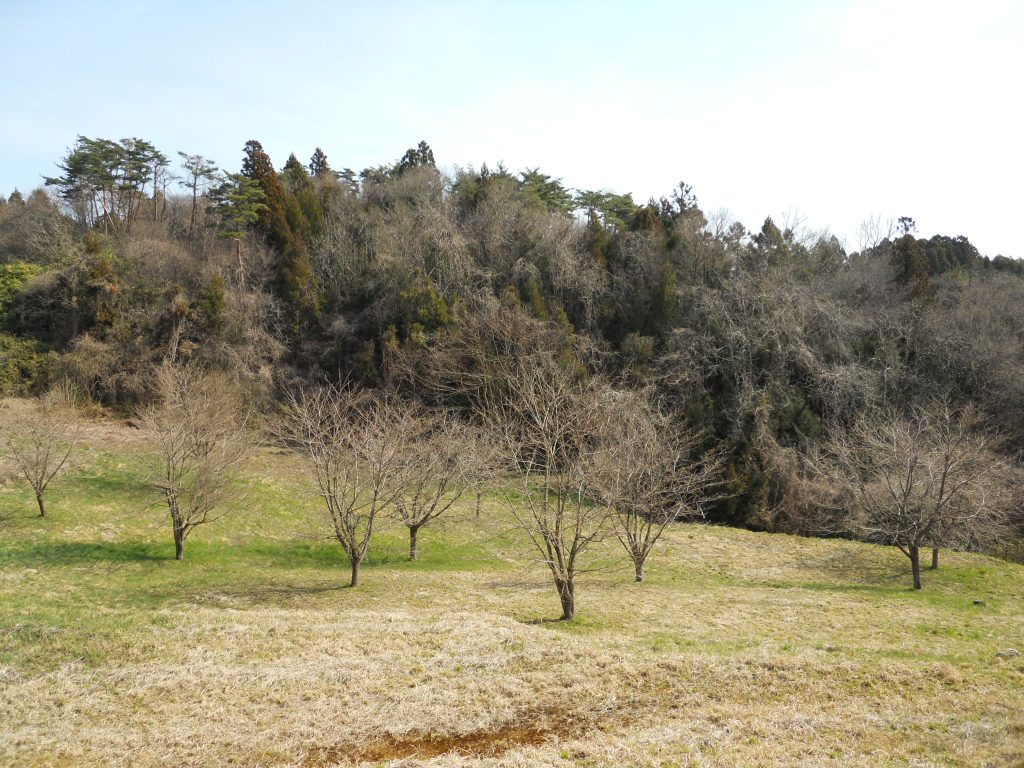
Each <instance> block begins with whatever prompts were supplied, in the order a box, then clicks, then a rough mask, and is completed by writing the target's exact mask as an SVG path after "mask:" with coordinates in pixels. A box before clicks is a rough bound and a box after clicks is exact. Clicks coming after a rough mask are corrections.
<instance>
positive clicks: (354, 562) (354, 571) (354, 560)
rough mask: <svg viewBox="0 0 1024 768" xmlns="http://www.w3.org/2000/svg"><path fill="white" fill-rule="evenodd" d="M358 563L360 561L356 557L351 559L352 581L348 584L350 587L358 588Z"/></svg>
mask: <svg viewBox="0 0 1024 768" xmlns="http://www.w3.org/2000/svg"><path fill="white" fill-rule="evenodd" d="M359 563H360V559H359V558H357V557H353V558H352V581H351V582H349V586H350V587H358V586H359Z"/></svg>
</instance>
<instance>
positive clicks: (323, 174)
mask: <svg viewBox="0 0 1024 768" xmlns="http://www.w3.org/2000/svg"><path fill="white" fill-rule="evenodd" d="M309 173H310V175H311V176H312V177H313V178H314V179H324V178H328V177H330V176H333V175H334V171H332V170H331V166H330V165H328V163H327V155H326V154H325V153H324V151H323V150H322V149H320V147H317V148H316V149H315V150H313V156H312V157H311V158H309Z"/></svg>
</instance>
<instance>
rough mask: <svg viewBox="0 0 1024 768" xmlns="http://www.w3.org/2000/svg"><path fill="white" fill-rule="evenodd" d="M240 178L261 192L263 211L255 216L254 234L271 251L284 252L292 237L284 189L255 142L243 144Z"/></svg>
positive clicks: (260, 210) (259, 145)
mask: <svg viewBox="0 0 1024 768" xmlns="http://www.w3.org/2000/svg"><path fill="white" fill-rule="evenodd" d="M242 175H243V176H245V177H246V178H248V179H252V180H253V181H255V182H256V183H258V184H259V185H260V189H262V190H263V207H261V208H260V209H259V211H258V214H257V218H256V225H255V226H256V231H257V232H259V233H260V234H261V235H263V237H264V239H265V240H266V241H267V245H269V246H270V247H271V248H274V249H275V250H279V251H280V250H282V249H284V247H285V246H286V245H287V244H288V243H289V241H290V240H291V237H292V230H291V227H289V226H288V220H287V219H286V218H285V194H284V188H283V187H282V186H281V182H279V181H278V179H277V172H276V171H275V170H274V166H273V164H272V163H271V162H270V156H269V155H268V154H267V153H266V152H264V151H263V145H262V144H260V143H259V142H258V141H256V140H255V139H251V140H249V141H247V142H246V143H245V159H244V160H243V161H242Z"/></svg>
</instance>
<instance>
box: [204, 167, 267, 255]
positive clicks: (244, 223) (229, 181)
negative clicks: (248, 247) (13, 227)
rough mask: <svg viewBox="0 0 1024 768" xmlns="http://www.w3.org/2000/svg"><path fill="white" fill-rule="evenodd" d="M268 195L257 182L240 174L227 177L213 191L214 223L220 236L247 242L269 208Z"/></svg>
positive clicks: (231, 174) (211, 195)
mask: <svg viewBox="0 0 1024 768" xmlns="http://www.w3.org/2000/svg"><path fill="white" fill-rule="evenodd" d="M266 199H267V196H266V194H265V193H264V192H263V187H262V185H261V184H260V183H259V181H257V180H256V179H250V178H249V177H247V176H243V175H242V174H240V173H230V174H226V175H225V177H224V179H223V181H222V182H221V183H220V184H218V185H217V186H216V187H214V188H213V189H212V190H210V203H211V204H212V206H213V216H214V223H215V224H216V226H217V233H218V235H219V236H220V237H223V238H227V239H230V240H244V239H245V238H246V236H247V235H248V234H249V231H250V229H251V228H252V227H254V226H255V225H256V222H257V221H259V218H260V215H261V214H262V213H263V212H264V211H265V210H266V209H267V204H266Z"/></svg>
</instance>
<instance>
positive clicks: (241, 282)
mask: <svg viewBox="0 0 1024 768" xmlns="http://www.w3.org/2000/svg"><path fill="white" fill-rule="evenodd" d="M235 261H237V262H238V287H239V289H241V290H243V291H244V290H245V266H244V265H243V264H242V241H241V240H240V239H239V238H235Z"/></svg>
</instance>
